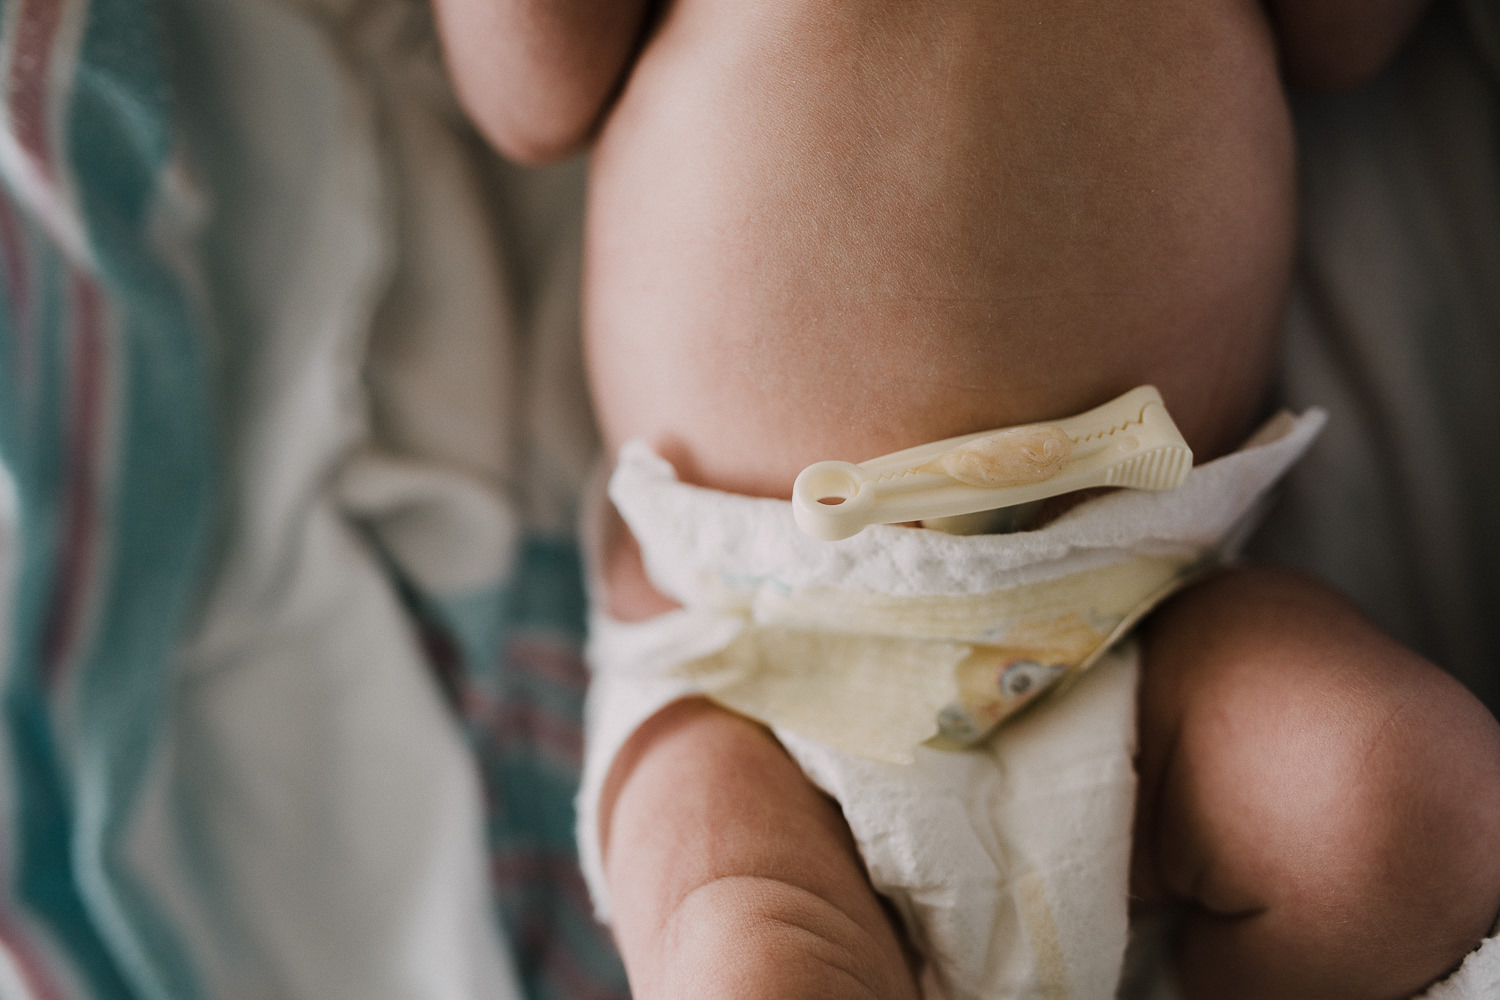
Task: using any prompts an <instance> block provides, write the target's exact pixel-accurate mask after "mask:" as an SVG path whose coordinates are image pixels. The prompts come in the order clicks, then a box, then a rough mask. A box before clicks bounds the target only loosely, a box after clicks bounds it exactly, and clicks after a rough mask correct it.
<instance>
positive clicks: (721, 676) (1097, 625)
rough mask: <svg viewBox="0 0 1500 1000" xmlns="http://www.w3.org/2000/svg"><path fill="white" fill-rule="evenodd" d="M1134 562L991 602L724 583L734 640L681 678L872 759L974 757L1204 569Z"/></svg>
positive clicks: (713, 597)
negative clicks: (929, 752)
mask: <svg viewBox="0 0 1500 1000" xmlns="http://www.w3.org/2000/svg"><path fill="white" fill-rule="evenodd" d="M1200 564H1201V560H1199V559H1195V558H1193V557H1190V556H1185V555H1184V556H1177V557H1167V556H1131V557H1126V558H1124V559H1122V560H1120V561H1118V562H1115V563H1111V564H1109V565H1106V566H1103V567H1100V568H1096V569H1091V570H1086V571H1081V572H1073V573H1069V574H1066V575H1062V576H1058V577H1054V578H1053V579H1050V580H1044V581H1040V582H1037V583H1032V584H1027V585H1023V586H1017V587H1013V588H1009V589H1006V590H998V591H990V592H987V593H979V594H960V595H937V596H917V597H902V596H892V595H888V594H878V593H868V592H857V591H845V590H838V589H834V588H803V589H791V588H787V587H785V586H783V585H779V584H777V583H776V582H775V581H772V580H764V581H759V582H750V581H744V580H733V581H731V580H728V579H725V578H714V579H711V580H709V581H706V583H705V591H706V592H707V594H708V595H709V603H710V604H711V605H713V606H714V608H715V610H717V611H720V612H722V613H729V614H733V615H735V616H738V617H740V618H742V619H743V621H744V627H743V628H742V629H741V630H740V632H739V633H738V635H737V636H736V637H735V638H734V640H733V641H732V642H730V643H729V645H727V646H725V647H724V648H722V649H720V650H718V651H717V652H715V653H712V654H710V655H708V656H705V657H701V658H699V659H696V660H692V661H689V662H688V663H684V664H682V665H680V666H679V667H678V671H679V672H681V673H682V674H684V675H686V676H689V677H691V678H692V679H693V680H694V682H695V684H696V685H698V686H700V687H701V688H702V690H704V692H705V693H707V694H708V695H710V696H711V697H713V698H714V699H715V700H716V701H718V702H720V703H721V704H723V705H725V706H727V707H729V708H731V709H733V710H734V711H736V712H739V713H741V714H744V715H747V716H750V717H752V718H755V719H758V720H760V721H762V722H765V723H767V724H768V725H771V726H773V727H779V728H784V729H787V730H790V731H792V732H795V733H798V734H799V735H802V736H805V737H807V738H810V739H814V740H817V741H819V742H821V743H825V744H827V745H829V746H832V747H836V748H838V749H841V750H845V751H848V752H851V753H856V754H860V755H862V756H867V757H873V758H877V759H881V760H888V761H893V762H909V761H910V760H911V759H912V752H913V748H915V747H916V746H917V745H919V744H922V743H927V744H929V745H932V746H936V747H939V748H942V749H961V748H963V747H965V746H970V745H973V744H974V743H976V742H978V741H979V740H981V739H983V738H985V737H986V736H988V735H989V734H990V733H991V732H993V730H994V729H995V727H996V726H998V725H999V724H1000V723H1001V722H1003V721H1005V720H1006V719H1008V718H1010V717H1012V716H1014V715H1015V714H1016V713H1017V712H1019V711H1021V710H1022V709H1024V708H1025V707H1027V706H1028V705H1031V704H1033V703H1035V702H1036V701H1037V700H1038V699H1040V698H1041V697H1042V696H1043V695H1045V694H1047V693H1048V692H1051V691H1054V690H1057V689H1058V688H1059V686H1060V685H1063V684H1065V683H1066V682H1068V681H1070V680H1071V679H1074V678H1076V677H1077V676H1078V675H1079V674H1081V673H1082V672H1083V671H1084V670H1086V669H1087V668H1088V667H1090V666H1092V665H1093V663H1094V662H1095V661H1096V660H1097V659H1098V658H1099V657H1100V656H1102V655H1103V654H1104V652H1105V651H1106V650H1107V649H1108V648H1109V647H1110V646H1111V645H1112V644H1113V643H1114V642H1115V641H1116V640H1117V639H1119V638H1120V637H1121V636H1122V635H1124V634H1125V633H1126V632H1127V631H1128V630H1129V629H1130V628H1131V627H1132V626H1133V625H1134V624H1135V623H1136V622H1137V621H1138V620H1139V619H1140V618H1141V617H1142V616H1143V615H1144V614H1145V613H1146V612H1147V611H1149V610H1150V609H1151V608H1152V607H1154V606H1155V605H1156V604H1157V603H1158V602H1159V601H1161V600H1162V599H1163V598H1164V597H1166V596H1167V595H1168V594H1170V593H1171V592H1172V591H1174V590H1176V589H1177V588H1178V587H1180V586H1181V585H1182V584H1183V583H1184V582H1185V581H1186V580H1187V579H1189V578H1190V577H1191V576H1193V575H1194V574H1195V573H1196V572H1197V571H1198V569H1199V567H1200Z"/></svg>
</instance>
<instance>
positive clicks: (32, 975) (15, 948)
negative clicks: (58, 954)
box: [0, 910, 66, 1000]
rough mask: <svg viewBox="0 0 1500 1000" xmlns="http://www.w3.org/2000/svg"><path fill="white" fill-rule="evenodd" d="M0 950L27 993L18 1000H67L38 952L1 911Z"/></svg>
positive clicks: (23, 933) (22, 932)
mask: <svg viewBox="0 0 1500 1000" xmlns="http://www.w3.org/2000/svg"><path fill="white" fill-rule="evenodd" d="M0 948H3V949H5V951H6V953H7V954H9V956H10V960H11V965H12V967H13V968H14V969H15V970H16V975H18V976H19V977H20V979H21V988H22V989H24V990H25V991H26V994H25V997H24V998H18V1000H66V994H64V993H63V991H62V987H61V986H59V985H58V984H57V980H56V979H55V978H54V977H53V975H52V973H51V972H50V971H48V969H47V965H46V963H45V962H43V961H42V957H41V955H39V954H38V953H37V949H36V948H35V947H33V945H32V943H31V942H30V941H28V940H27V938H26V934H25V932H24V931H22V929H21V927H20V926H19V925H18V924H17V923H16V920H15V918H14V917H12V916H11V914H9V913H7V912H5V911H4V910H0Z"/></svg>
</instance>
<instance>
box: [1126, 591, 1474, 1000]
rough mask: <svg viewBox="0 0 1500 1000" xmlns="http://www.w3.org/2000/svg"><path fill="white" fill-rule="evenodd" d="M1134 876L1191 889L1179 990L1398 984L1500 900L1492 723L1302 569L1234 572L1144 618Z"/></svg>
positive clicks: (1397, 993) (1155, 885)
mask: <svg viewBox="0 0 1500 1000" xmlns="http://www.w3.org/2000/svg"><path fill="white" fill-rule="evenodd" d="M1144 638H1145V656H1146V659H1145V664H1146V668H1145V681H1144V686H1143V691H1142V700H1141V718H1142V727H1141V741H1142V748H1141V755H1140V772H1141V795H1140V801H1139V804H1138V814H1137V841H1136V844H1137V846H1136V869H1135V874H1134V882H1135V888H1136V890H1137V892H1138V893H1139V894H1140V895H1141V896H1142V897H1144V898H1146V899H1153V898H1156V899H1160V898H1173V899H1177V900H1181V901H1185V902H1187V903H1188V904H1189V905H1190V915H1189V917H1188V921H1187V925H1186V927H1185V929H1184V931H1183V939H1182V941H1181V952H1180V963H1179V971H1180V975H1181V978H1182V984H1183V986H1184V989H1185V990H1186V992H1187V994H1188V995H1189V996H1192V997H1214V998H1223V1000H1231V998H1234V997H1277V998H1287V1000H1291V998H1294V997H1318V998H1322V1000H1333V998H1338V997H1368V998H1374V997H1402V996H1410V995H1411V994H1413V993H1415V992H1417V991H1419V990H1421V989H1422V988H1424V987H1425V986H1427V985H1428V984H1430V983H1432V982H1434V981H1435V980H1438V979H1440V978H1441V977H1442V976H1443V975H1444V974H1445V973H1446V972H1447V971H1449V970H1451V969H1452V968H1453V967H1455V966H1456V965H1457V964H1458V963H1459V962H1460V961H1461V960H1462V958H1463V956H1464V955H1465V953H1467V952H1468V951H1469V950H1470V949H1472V948H1474V947H1475V946H1476V945H1477V944H1478V943H1479V942H1480V941H1481V940H1482V939H1483V938H1485V937H1486V936H1487V935H1488V934H1489V932H1490V930H1491V928H1492V927H1493V926H1494V924H1495V920H1496V917H1497V913H1500V850H1496V845H1497V844H1500V726H1497V724H1496V722H1495V719H1494V718H1493V717H1492V716H1491V715H1490V714H1489V712H1488V711H1486V709H1485V708H1484V707H1483V706H1482V705H1481V704H1480V703H1479V702H1478V701H1477V700H1476V699H1475V698H1474V697H1472V696H1471V695H1470V694H1469V693H1468V692H1467V691H1465V690H1464V689H1463V688H1462V687H1461V686H1460V685H1459V684H1458V683H1457V682H1456V681H1454V680H1453V679H1452V678H1450V677H1448V676H1447V675H1446V674H1444V673H1443V672H1442V671H1441V670H1439V669H1438V668H1436V667H1434V666H1433V665H1432V664H1430V663H1428V662H1426V661H1425V660H1423V659H1422V658H1421V657H1419V656H1417V655H1416V654H1414V653H1412V652H1410V651H1408V650H1406V649H1404V648H1402V647H1401V646H1399V645H1398V644H1397V643H1395V642H1394V641H1393V640H1391V639H1390V638H1388V637H1386V636H1385V635H1383V634H1382V633H1380V632H1379V631H1378V630H1377V629H1376V628H1375V627H1374V626H1373V625H1371V624H1370V623H1369V622H1368V621H1366V620H1365V619H1364V618H1363V617H1362V616H1361V615H1360V614H1359V613H1358V612H1357V611H1355V610H1354V609H1353V608H1351V607H1350V606H1349V605H1348V604H1347V603H1346V602H1345V601H1343V600H1342V599H1341V598H1339V597H1337V596H1335V595H1334V594H1333V593H1331V592H1329V591H1327V590H1325V589H1324V588H1322V587H1321V586H1319V585H1317V584H1314V583H1312V582H1310V581H1308V580H1305V579H1302V578H1300V577H1296V576H1292V575H1290V574H1286V573H1279V572H1270V571H1253V572H1252V571H1245V572H1236V573H1231V574H1227V575H1225V576H1222V577H1219V578H1217V579H1215V580H1212V581H1210V582H1208V583H1206V584H1204V585H1203V586H1200V587H1196V588H1194V589H1192V590H1190V591H1188V592H1186V593H1185V594H1183V595H1182V596H1181V597H1179V598H1177V599H1176V600H1175V601H1173V602H1172V603H1171V604H1169V605H1168V606H1167V607H1165V608H1164V609H1163V610H1162V611H1161V612H1160V613H1158V614H1157V615H1156V616H1155V617H1154V618H1153V620H1152V621H1151V623H1150V624H1149V626H1148V628H1147V629H1146V631H1145V635H1144Z"/></svg>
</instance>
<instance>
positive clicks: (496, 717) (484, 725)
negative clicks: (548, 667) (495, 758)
mask: <svg viewBox="0 0 1500 1000" xmlns="http://www.w3.org/2000/svg"><path fill="white" fill-rule="evenodd" d="M460 700H461V702H462V711H463V715H464V717H465V718H466V719H468V720H469V721H470V722H471V723H473V724H474V725H476V726H478V727H479V728H481V729H483V730H484V732H485V734H486V736H487V739H486V743H487V744H488V745H489V746H490V747H491V748H493V749H495V750H498V751H500V752H503V753H514V752H515V751H516V750H518V749H519V750H523V751H525V752H527V753H531V754H538V755H540V756H542V757H544V758H546V759H548V760H551V761H553V762H555V763H556V764H557V765H558V766H559V767H563V768H566V769H567V770H569V771H572V772H576V771H577V770H578V769H579V768H580V767H582V766H583V727H582V726H581V725H579V724H578V720H577V719H574V718H569V717H565V716H561V715H558V714H557V713H555V712H549V711H548V710H547V709H546V708H544V707H542V706H541V705H539V704H537V703H535V702H532V701H523V700H520V699H518V698H514V697H502V698H495V697H493V696H491V695H487V694H485V693H484V692H482V691H479V690H477V689H475V688H466V689H465V690H464V691H463V693H462V695H461V696H460Z"/></svg>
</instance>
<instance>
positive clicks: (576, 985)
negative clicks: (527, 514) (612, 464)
mask: <svg viewBox="0 0 1500 1000" xmlns="http://www.w3.org/2000/svg"><path fill="white" fill-rule="evenodd" d="M495 598H496V599H495V601H494V603H493V604H491V605H490V613H491V614H493V615H494V616H495V617H493V618H491V619H490V622H495V621H498V622H499V623H500V624H499V627H498V628H495V627H493V625H489V626H485V628H487V629H488V630H489V632H490V634H492V635H493V636H494V638H493V639H492V640H490V645H489V647H488V648H487V649H486V648H482V647H481V646H479V645H478V644H477V643H474V642H470V643H464V642H458V643H457V645H459V646H468V647H469V648H470V649H474V650H475V651H476V655H475V656H473V657H472V658H470V659H468V660H467V663H466V664H465V670H464V671H463V673H462V674H461V676H460V678H459V689H460V690H459V692H458V699H459V703H460V706H461V711H462V714H463V717H464V721H465V724H466V728H467V730H468V732H469V736H470V739H471V741H472V743H473V745H474V748H475V752H476V754H477V757H478V760H479V764H480V769H481V772H482V774H483V777H484V782H485V789H486V793H487V794H486V801H487V804H488V809H489V816H488V827H487V829H488V834H489V842H490V852H491V858H490V867H491V881H492V886H493V890H494V893H495V898H496V902H497V905H498V907H499V910H500V917H501V921H502V923H503V924H504V926H505V929H506V932H507V936H508V938H509V940H510V942H511V946H512V948H513V951H514V954H515V957H516V967H517V971H518V972H519V974H520V977H521V982H522V986H523V988H524V989H525V991H526V994H527V996H528V997H529V998H531V1000H623V998H625V997H627V996H628V995H629V994H628V990H627V989H626V985H625V975H624V970H623V968H622V967H621V965H620V961H619V958H618V956H617V954H616V952H615V950H614V945H613V943H612V942H611V940H610V938H609V934H608V932H607V931H605V930H604V928H602V927H601V926H599V924H598V923H597V922H595V920H594V919H593V912H592V908H591V906H590V903H589V901H588V894H587V891H586V890H585V888H584V885H583V879H582V876H581V875H580V873H579V869H578V857H577V853H576V849H575V847H574V843H573V825H574V811H573V798H574V796H575V795H576V794H577V790H578V779H579V770H580V767H581V763H582V748H583V695H584V688H585V686H586V680H587V677H586V670H585V668H584V665H583V657H582V647H583V638H584V625H585V613H584V607H585V602H584V589H583V578H582V573H581V567H580V560H579V555H578V547H577V545H576V543H575V542H574V541H573V540H572V539H563V538H555V537H536V536H534V537H531V538H529V539H527V540H525V541H524V542H523V544H522V546H521V549H520V555H519V557H518V559H517V563H516V570H515V573H514V574H513V575H512V577H511V579H510V581H509V582H508V583H507V584H506V585H505V587H503V588H501V589H500V590H497V591H496V592H495ZM454 609H455V606H454V605H449V607H448V610H449V612H450V613H451V612H452V611H453V610H454ZM464 613H465V614H471V615H473V614H478V615H480V616H482V615H483V613H484V612H483V611H481V610H480V608H479V605H478V603H477V602H476V603H475V604H473V605H470V606H466V607H465V608H464ZM481 625H483V619H482V617H480V618H476V619H470V621H469V624H468V625H460V624H457V623H456V622H455V623H454V624H453V625H451V626H450V627H453V628H454V630H455V632H457V631H460V630H463V629H467V630H468V634H469V635H470V636H471V637H477V636H478V635H480V634H481V632H482V629H481Z"/></svg>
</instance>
